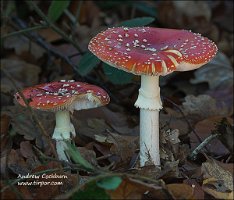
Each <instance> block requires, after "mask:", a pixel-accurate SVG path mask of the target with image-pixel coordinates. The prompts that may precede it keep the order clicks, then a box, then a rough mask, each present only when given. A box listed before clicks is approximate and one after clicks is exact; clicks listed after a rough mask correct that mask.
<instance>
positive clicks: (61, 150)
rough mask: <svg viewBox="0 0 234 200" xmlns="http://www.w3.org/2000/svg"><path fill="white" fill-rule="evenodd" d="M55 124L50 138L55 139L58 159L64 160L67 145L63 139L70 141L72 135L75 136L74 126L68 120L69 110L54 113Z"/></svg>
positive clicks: (65, 158)
mask: <svg viewBox="0 0 234 200" xmlns="http://www.w3.org/2000/svg"><path fill="white" fill-rule="evenodd" d="M55 118H56V126H55V129H54V133H53V136H52V138H53V139H55V140H56V150H57V154H58V157H59V159H60V160H66V161H68V159H67V156H66V154H65V149H66V147H67V145H66V143H65V141H66V140H68V141H70V140H71V139H72V136H73V137H75V136H76V132H75V128H74V126H73V124H72V123H71V121H70V113H69V111H58V112H56V114H55Z"/></svg>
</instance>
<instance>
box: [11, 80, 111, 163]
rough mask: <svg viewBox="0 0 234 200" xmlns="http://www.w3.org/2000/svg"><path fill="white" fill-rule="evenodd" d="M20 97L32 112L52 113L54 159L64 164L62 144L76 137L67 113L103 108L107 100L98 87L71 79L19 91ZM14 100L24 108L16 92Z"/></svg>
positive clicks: (103, 92) (64, 157)
mask: <svg viewBox="0 0 234 200" xmlns="http://www.w3.org/2000/svg"><path fill="white" fill-rule="evenodd" d="M22 94H23V95H24V97H25V98H26V99H28V100H29V105H30V106H31V107H32V108H33V109H38V110H44V111H51V112H55V117H56V126H55V129H54V133H53V136H52V138H53V139H55V140H56V150H57V154H58V158H59V159H60V160H65V161H68V159H67V156H66V154H65V150H66V146H67V145H66V142H65V141H66V140H67V141H70V140H71V138H72V137H75V136H76V133H75V128H74V126H73V124H72V123H71V121H70V113H69V112H72V113H73V111H74V110H82V109H90V108H95V107H99V106H104V105H106V104H108V103H109V101H110V98H109V96H108V94H107V93H106V92H105V91H104V90H103V89H101V88H100V87H97V86H95V85H90V84H87V83H81V82H74V80H69V81H65V80H61V81H58V82H51V83H45V84H40V85H36V86H33V87H29V88H26V89H24V90H22ZM15 99H16V100H17V101H18V103H19V104H20V105H22V106H26V105H25V102H24V101H23V99H22V97H21V96H20V95H19V93H16V94H15Z"/></svg>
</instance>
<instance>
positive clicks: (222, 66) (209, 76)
mask: <svg viewBox="0 0 234 200" xmlns="http://www.w3.org/2000/svg"><path fill="white" fill-rule="evenodd" d="M194 75H195V78H194V79H192V80H191V81H190V82H191V83H193V84H196V83H202V82H208V84H209V87H210V89H211V90H214V89H218V88H225V87H229V86H231V85H233V68H232V65H231V62H230V61H229V59H228V58H227V56H226V55H225V54H223V53H221V52H218V53H217V55H216V56H215V57H214V59H212V60H211V61H210V62H209V63H207V64H206V65H204V66H203V67H201V68H199V69H197V70H196V71H195V72H194Z"/></svg>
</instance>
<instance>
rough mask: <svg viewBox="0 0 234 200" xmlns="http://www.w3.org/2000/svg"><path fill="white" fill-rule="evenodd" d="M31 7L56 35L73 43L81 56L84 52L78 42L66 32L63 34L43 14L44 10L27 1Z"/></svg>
mask: <svg viewBox="0 0 234 200" xmlns="http://www.w3.org/2000/svg"><path fill="white" fill-rule="evenodd" d="M26 2H27V4H28V5H29V6H32V7H33V8H34V9H35V11H36V13H37V14H38V15H39V16H40V17H41V18H42V19H43V20H44V21H45V22H46V23H47V24H48V26H49V27H51V28H52V29H53V30H54V31H55V32H56V33H58V34H59V35H61V36H62V37H63V38H64V39H65V40H67V41H68V42H69V43H71V44H72V45H73V46H74V47H75V48H76V49H77V50H78V51H79V52H80V53H81V54H83V53H84V52H83V51H82V49H81V48H80V47H79V45H78V44H77V42H75V41H74V40H73V39H72V38H70V37H69V36H68V35H67V34H66V33H65V32H63V31H62V30H61V29H60V28H58V27H57V26H56V25H55V24H54V23H53V22H51V21H50V20H49V18H48V17H47V16H46V15H45V14H44V13H43V12H42V10H41V9H40V8H39V7H38V6H37V5H36V4H34V3H33V1H31V0H30V1H26Z"/></svg>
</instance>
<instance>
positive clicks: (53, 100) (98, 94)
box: [15, 80, 110, 111]
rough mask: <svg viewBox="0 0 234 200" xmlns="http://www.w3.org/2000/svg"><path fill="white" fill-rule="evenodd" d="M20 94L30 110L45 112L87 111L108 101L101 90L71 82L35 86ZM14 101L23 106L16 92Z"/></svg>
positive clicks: (107, 97)
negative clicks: (26, 101)
mask: <svg viewBox="0 0 234 200" xmlns="http://www.w3.org/2000/svg"><path fill="white" fill-rule="evenodd" d="M22 93H23V95H24V97H25V98H26V99H27V100H28V101H29V105H30V106H31V107H32V108H35V109H40V110H46V111H58V110H70V111H73V110H82V109H89V108H93V107H98V106H103V105H106V104H108V103H109V101H110V98H109V96H108V94H107V93H106V92H105V91H104V90H103V89H102V88H100V87H98V86H95V85H91V84H87V83H81V82H74V81H73V80H70V81H65V80H61V81H58V82H51V83H44V84H40V85H36V86H33V87H29V88H26V89H24V90H22ZM15 99H16V100H17V101H18V102H19V104H21V105H22V106H25V103H24V101H23V99H22V97H21V96H20V95H19V93H18V92H17V93H16V94H15Z"/></svg>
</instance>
